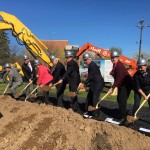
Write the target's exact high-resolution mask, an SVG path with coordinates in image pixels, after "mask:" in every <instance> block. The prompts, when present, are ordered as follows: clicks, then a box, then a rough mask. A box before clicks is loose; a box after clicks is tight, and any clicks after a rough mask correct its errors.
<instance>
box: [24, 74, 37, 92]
mask: <svg viewBox="0 0 150 150" xmlns="http://www.w3.org/2000/svg"><path fill="white" fill-rule="evenodd" d="M37 77H38V76H36V77H35V78H34V79H33V80H31V81H30V82H29V83H28V84H27V85H26V86H25V88H24V89H23V90H22V91H21V93H22V92H23V91H24V90H25V89H26V88H27V87H28V86H29V85H30V84H32V83H33V81H34V80H35V79H36V78H37Z"/></svg>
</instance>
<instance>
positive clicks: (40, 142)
mask: <svg viewBox="0 0 150 150" xmlns="http://www.w3.org/2000/svg"><path fill="white" fill-rule="evenodd" d="M0 112H1V113H2V115H3V116H1V118H0V149H5V150H28V149H29V150H31V149H33V150H97V149H114V150H126V149H130V150H137V149H138V150H140V149H141V150H143V149H147V150H148V149H150V138H149V137H147V136H144V135H143V134H141V133H139V132H137V131H135V130H132V129H129V128H126V127H123V126H118V125H113V124H109V123H106V122H100V121H95V120H93V119H83V118H82V116H80V115H79V114H76V113H74V112H73V111H71V110H65V109H62V108H58V107H54V106H50V105H48V106H47V105H44V104H40V105H39V104H36V103H30V102H23V101H16V100H15V99H12V98H11V97H9V96H6V97H3V96H0Z"/></svg>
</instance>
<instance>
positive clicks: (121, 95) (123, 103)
mask: <svg viewBox="0 0 150 150" xmlns="http://www.w3.org/2000/svg"><path fill="white" fill-rule="evenodd" d="M130 92H131V87H130V86H121V87H119V88H118V95H117V102H118V105H119V112H120V115H119V118H120V119H125V118H126V115H127V100H128V97H129V95H130Z"/></svg>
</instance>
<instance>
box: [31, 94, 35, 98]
mask: <svg viewBox="0 0 150 150" xmlns="http://www.w3.org/2000/svg"><path fill="white" fill-rule="evenodd" d="M36 97H37V96H36V95H35V94H30V95H29V98H36Z"/></svg>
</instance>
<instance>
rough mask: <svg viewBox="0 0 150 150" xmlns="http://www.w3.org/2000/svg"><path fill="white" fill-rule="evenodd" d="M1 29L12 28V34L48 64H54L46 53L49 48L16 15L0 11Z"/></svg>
mask: <svg viewBox="0 0 150 150" xmlns="http://www.w3.org/2000/svg"><path fill="white" fill-rule="evenodd" d="M0 17H1V18H2V20H0V30H11V32H12V35H13V36H15V37H16V39H19V40H20V41H22V43H23V44H24V45H25V46H26V48H27V49H28V51H29V52H30V53H32V54H34V55H35V56H38V57H40V58H41V59H42V60H44V61H45V62H46V63H47V64H48V65H50V66H52V63H51V61H50V59H49V57H48V56H47V54H46V53H45V51H46V50H48V48H47V47H46V46H45V45H44V44H43V43H42V42H41V41H40V40H39V39H38V38H37V37H36V36H35V35H34V34H33V33H32V32H31V31H30V30H29V29H28V28H27V27H26V26H25V25H24V24H23V23H22V22H20V21H19V20H18V19H17V18H16V17H15V16H13V15H11V14H8V13H5V12H0Z"/></svg>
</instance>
